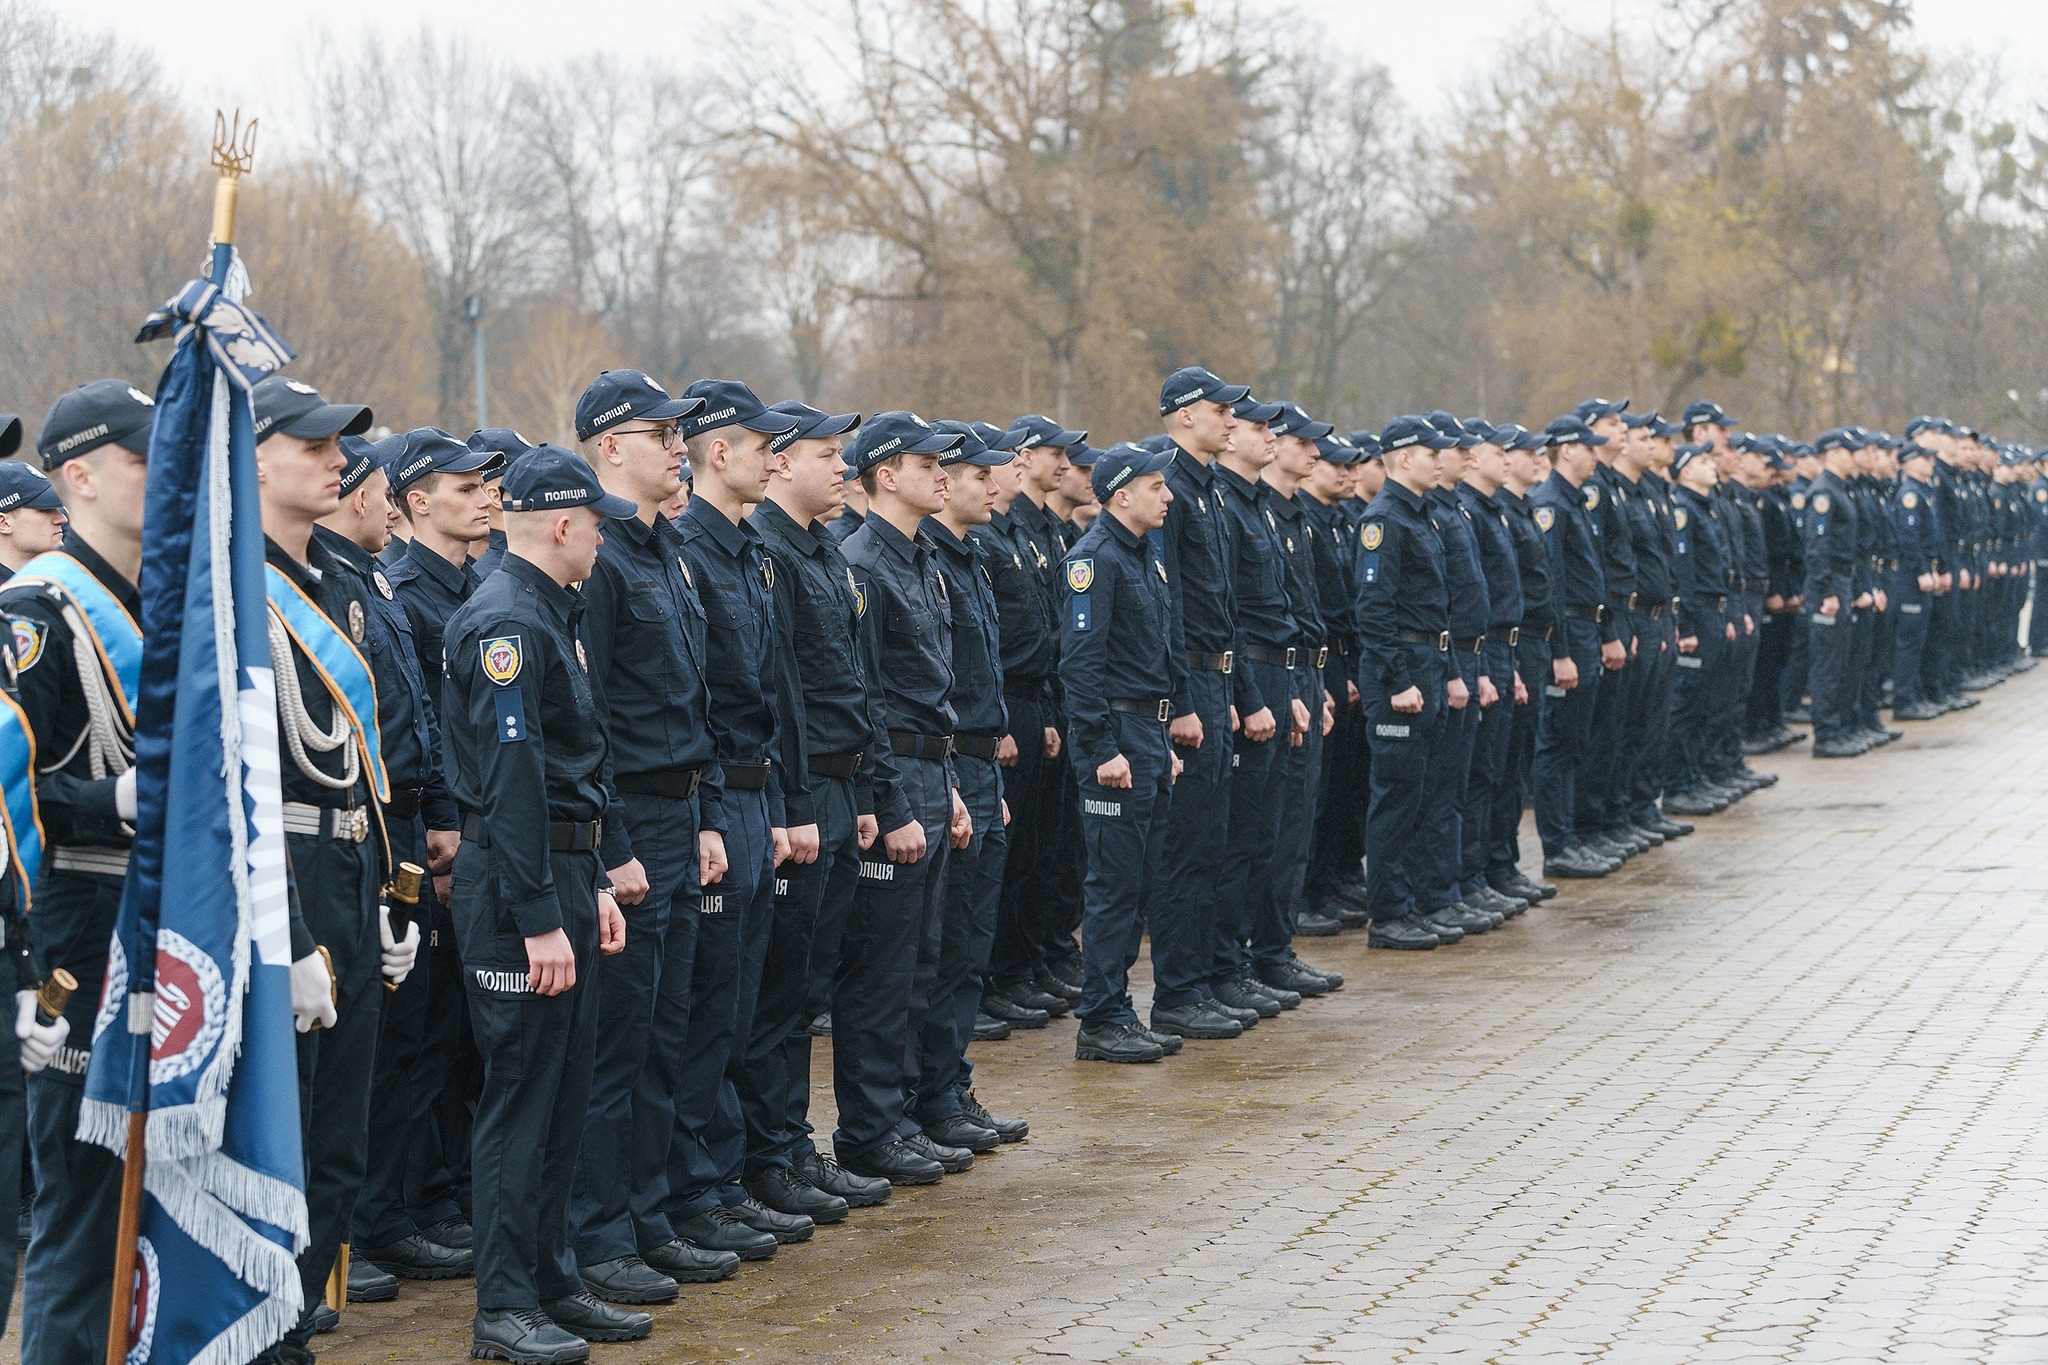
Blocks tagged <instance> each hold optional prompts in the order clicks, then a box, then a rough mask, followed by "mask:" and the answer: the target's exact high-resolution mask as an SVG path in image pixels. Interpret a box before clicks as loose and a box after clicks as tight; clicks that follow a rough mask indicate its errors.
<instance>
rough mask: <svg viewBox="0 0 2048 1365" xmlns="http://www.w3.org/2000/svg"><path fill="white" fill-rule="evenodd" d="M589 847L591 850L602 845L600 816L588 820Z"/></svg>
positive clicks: (602, 824) (601, 821) (602, 826)
mask: <svg viewBox="0 0 2048 1365" xmlns="http://www.w3.org/2000/svg"><path fill="white" fill-rule="evenodd" d="M590 847H591V848H592V849H593V850H595V849H599V848H602V847H604V821H603V819H602V818H600V819H596V820H592V821H591V822H590Z"/></svg>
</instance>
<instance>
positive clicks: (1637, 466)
mask: <svg viewBox="0 0 2048 1365" xmlns="http://www.w3.org/2000/svg"><path fill="white" fill-rule="evenodd" d="M1622 428H1623V433H1622V441H1621V444H1620V447H1619V449H1615V448H1614V447H1612V446H1610V447H1609V449H1615V455H1614V459H1613V461H1612V463H1611V464H1609V465H1608V466H1607V468H1608V470H1609V473H1610V475H1611V478H1610V481H1609V482H1610V489H1611V492H1612V495H1613V499H1614V502H1615V505H1616V508H1617V509H1618V510H1619V511H1620V513H1621V520H1622V523H1623V525H1624V527H1625V529H1626V534H1627V535H1628V538H1629V543H1630V546H1631V549H1632V550H1633V552H1634V555H1635V567H1636V587H1635V592H1634V594H1633V596H1632V597H1631V598H1630V599H1629V600H1628V601H1626V602H1624V603H1623V604H1622V607H1621V610H1622V611H1623V612H1625V613H1626V614H1627V617H1628V621H1629V629H1630V633H1631V634H1633V635H1634V637H1635V654H1634V657H1633V658H1632V659H1631V660H1630V661H1629V667H1628V668H1627V669H1625V670H1623V673H1622V683H1623V686H1624V688H1625V689H1626V690H1627V692H1628V704H1627V707H1626V708H1625V710H1624V712H1623V724H1624V727H1625V728H1624V732H1623V736H1622V742H1621V748H1620V753H1619V759H1620V762H1621V769H1622V770H1621V772H1620V774H1619V775H1618V776H1617V777H1616V779H1615V782H1614V785H1613V786H1612V787H1610V788H1609V789H1608V792H1607V798H1606V804H1605V807H1604V809H1603V811H1602V826H1601V828H1602V829H1603V830H1604V831H1606V832H1607V833H1608V835H1609V838H1610V841H1613V840H1629V841H1632V842H1635V843H1637V844H1638V845H1641V844H1649V845H1650V846H1652V847H1655V846H1657V845H1659V844H1662V843H1663V842H1664V840H1665V838H1666V837H1667V836H1666V835H1665V833H1664V832H1663V830H1662V829H1661V828H1660V827H1659V826H1661V825H1662V824H1663V823H1665V822H1664V821H1663V819H1662V817H1661V816H1659V815H1658V814H1657V813H1656V811H1657V802H1656V784H1654V783H1647V784H1646V783H1645V781H1644V774H1645V773H1646V772H1647V771H1649V770H1652V769H1654V768H1655V767H1656V766H1657V765H1659V764H1661V763H1662V762H1663V759H1664V750H1665V745H1666V731H1667V728H1668V725H1669V719H1670V715H1671V689H1672V676H1671V675H1672V673H1673V671H1674V665H1673V663H1672V657H1673V654H1674V653H1675V650H1674V644H1675V641H1676V636H1674V635H1673V633H1672V622H1671V602H1672V598H1673V597H1674V595H1675V593H1674V591H1673V588H1672V579H1671V558H1670V555H1669V553H1668V551H1667V549H1666V544H1665V529H1666V526H1667V525H1668V521H1669V516H1670V513H1669V511H1668V510H1667V509H1666V508H1665V506H1664V503H1663V500H1662V497H1661V496H1660V495H1659V492H1658V485H1659V484H1660V483H1661V482H1662V480H1660V479H1659V478H1658V477H1657V476H1656V475H1655V474H1652V473H1650V472H1649V470H1650V466H1651V464H1652V462H1653V460H1654V459H1655V455H1656V442H1657V439H1658V432H1660V431H1661V430H1663V429H1664V424H1663V422H1662V420H1661V419H1660V418H1659V417H1658V416H1657V414H1656V413H1654V412H1645V413H1637V414H1624V415H1623V417H1622ZM1652 822H1654V823H1652Z"/></svg>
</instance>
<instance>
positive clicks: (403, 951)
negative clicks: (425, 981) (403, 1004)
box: [377, 905, 420, 986]
mask: <svg viewBox="0 0 2048 1365" xmlns="http://www.w3.org/2000/svg"><path fill="white" fill-rule="evenodd" d="M377 945H378V947H379V948H380V949H382V951H383V962H382V964H381V965H382V966H383V969H384V979H385V980H386V981H389V982H390V983H391V984H392V985H394V986H401V985H404V984H405V979H406V978H407V977H408V976H411V975H412V964H413V963H414V962H416V961H418V960H419V955H420V925H419V921H418V920H413V921H412V922H410V923H409V924H407V925H406V926H405V938H404V939H403V940H402V941H401V940H399V939H396V938H393V937H392V934H391V907H390V906H388V905H380V906H378V907H377Z"/></svg>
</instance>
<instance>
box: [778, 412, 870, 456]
mask: <svg viewBox="0 0 2048 1365" xmlns="http://www.w3.org/2000/svg"><path fill="white" fill-rule="evenodd" d="M768 411H770V412H779V413H782V414H783V415H784V416H787V417H794V418H796V425H795V426H793V427H791V428H790V429H789V430H788V431H785V432H783V433H782V434H781V435H779V436H777V437H776V438H775V439H774V440H772V441H770V442H769V443H768V448H769V449H770V450H773V451H775V452H777V453H778V454H779V453H781V452H782V451H785V450H788V449H789V448H790V447H791V446H793V445H795V444H796V443H797V442H798V441H823V440H826V439H828V438H830V437H833V436H844V435H845V434H846V433H847V432H849V431H852V430H853V429H854V428H855V427H857V426H859V425H860V414H859V413H857V412H841V413H829V412H820V411H819V410H818V409H816V408H814V407H812V406H811V405H810V404H808V403H804V402H801V401H799V400H797V399H795V398H785V399H784V400H783V401H782V402H780V403H777V404H776V405H775V406H774V407H772V408H770V409H768Z"/></svg>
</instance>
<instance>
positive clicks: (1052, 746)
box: [1045, 725, 1060, 758]
mask: <svg viewBox="0 0 2048 1365" xmlns="http://www.w3.org/2000/svg"><path fill="white" fill-rule="evenodd" d="M1045 756H1046V757H1047V758H1058V757H1059V756H1060V732H1059V731H1058V730H1056V729H1054V728H1053V727H1052V726H1050V725H1048V726H1046V727H1045Z"/></svg>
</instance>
